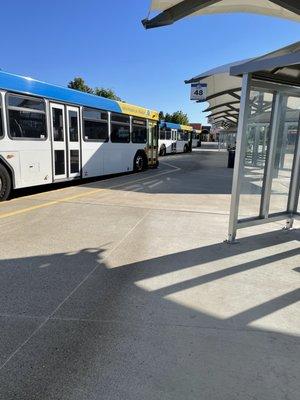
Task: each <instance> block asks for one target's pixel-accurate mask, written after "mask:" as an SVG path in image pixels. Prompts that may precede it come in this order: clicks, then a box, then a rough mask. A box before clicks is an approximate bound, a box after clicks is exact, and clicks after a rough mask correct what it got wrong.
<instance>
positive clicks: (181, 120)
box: [170, 111, 189, 125]
mask: <svg viewBox="0 0 300 400" xmlns="http://www.w3.org/2000/svg"><path fill="white" fill-rule="evenodd" d="M170 122H174V124H181V125H188V124H189V118H188V116H187V114H184V113H183V112H182V111H175V112H174V113H173V114H172V115H171V121H170Z"/></svg>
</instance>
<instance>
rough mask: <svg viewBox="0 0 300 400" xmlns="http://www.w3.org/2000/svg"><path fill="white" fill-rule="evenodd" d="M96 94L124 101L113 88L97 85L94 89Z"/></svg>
mask: <svg viewBox="0 0 300 400" xmlns="http://www.w3.org/2000/svg"><path fill="white" fill-rule="evenodd" d="M94 94H95V95H96V96H101V97H106V98H107V99H111V100H117V101H122V100H121V99H120V97H119V96H117V95H116V93H115V92H114V91H113V90H112V89H106V88H103V87H96V88H95V90H94Z"/></svg>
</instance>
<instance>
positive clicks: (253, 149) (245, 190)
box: [239, 90, 273, 219]
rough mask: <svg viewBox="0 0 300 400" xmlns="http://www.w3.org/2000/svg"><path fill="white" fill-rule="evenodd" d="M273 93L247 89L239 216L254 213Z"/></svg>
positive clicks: (263, 162) (256, 208)
mask: <svg viewBox="0 0 300 400" xmlns="http://www.w3.org/2000/svg"><path fill="white" fill-rule="evenodd" d="M272 105H273V94H272V93H270V92H266V91H263V90H251V92H250V102H249V107H250V110H249V117H248V121H247V129H246V155H245V159H244V168H243V174H242V180H241V195H240V206H239V218H240V219H242V218H249V217H257V216H259V213H260V204H261V195H262V188H263V181H264V171H265V166H266V154H267V150H268V142H269V132H270V122H271V111H272Z"/></svg>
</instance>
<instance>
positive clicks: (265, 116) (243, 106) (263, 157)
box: [228, 42, 300, 242]
mask: <svg viewBox="0 0 300 400" xmlns="http://www.w3.org/2000/svg"><path fill="white" fill-rule="evenodd" d="M230 74H231V76H234V77H241V78H242V88H241V99H240V112H239V123H238V133H237V146H236V162H235V168H234V176H233V186H232V196H231V208H230V223H229V232H228V241H229V242H232V241H234V240H235V237H236V232H237V230H238V229H240V228H245V227H249V226H253V225H257V224H263V223H267V222H273V221H277V220H286V224H285V228H291V227H292V226H293V221H294V219H296V218H297V219H299V215H300V213H299V184H300V139H299V136H300V42H297V43H295V44H292V45H290V46H287V47H285V48H283V49H280V50H277V51H275V52H272V53H270V54H267V55H264V56H262V57H258V58H256V59H252V60H250V61H247V62H244V63H240V64H238V65H235V66H232V67H231V68H230Z"/></svg>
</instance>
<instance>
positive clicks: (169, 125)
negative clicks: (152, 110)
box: [159, 121, 180, 129]
mask: <svg viewBox="0 0 300 400" xmlns="http://www.w3.org/2000/svg"><path fill="white" fill-rule="evenodd" d="M159 126H160V127H161V128H169V129H180V125H179V124H174V123H173V122H164V121H162V122H161V123H160V125H159Z"/></svg>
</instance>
